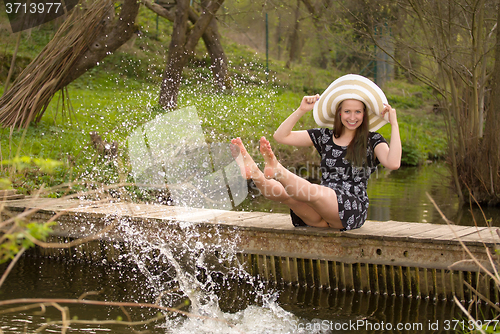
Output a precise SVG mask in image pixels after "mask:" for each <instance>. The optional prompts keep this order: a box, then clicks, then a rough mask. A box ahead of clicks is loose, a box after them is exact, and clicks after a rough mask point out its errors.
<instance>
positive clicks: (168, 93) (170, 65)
mask: <svg viewBox="0 0 500 334" xmlns="http://www.w3.org/2000/svg"><path fill="white" fill-rule="evenodd" d="M188 10H189V0H178V1H177V8H176V10H175V19H174V31H173V33H172V39H171V40H170V46H169V49H168V60H167V68H166V69H165V72H164V73H163V80H162V83H161V89H160V98H159V101H158V103H159V104H160V105H161V106H163V107H164V108H168V109H174V108H176V107H177V94H178V92H179V87H180V84H181V76H182V69H183V68H184V64H185V63H186V62H187V57H186V54H185V44H186V34H187V22H188Z"/></svg>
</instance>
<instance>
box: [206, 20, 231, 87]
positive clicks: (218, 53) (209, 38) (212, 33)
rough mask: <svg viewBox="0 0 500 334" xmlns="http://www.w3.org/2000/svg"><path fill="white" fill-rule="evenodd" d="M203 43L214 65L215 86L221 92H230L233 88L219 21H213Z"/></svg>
mask: <svg viewBox="0 0 500 334" xmlns="http://www.w3.org/2000/svg"><path fill="white" fill-rule="evenodd" d="M203 42H205V46H206V47H207V51H208V53H209V54H210V59H211V60H212V65H211V66H210V68H211V70H212V74H213V76H214V81H215V85H216V86H217V87H218V89H220V90H223V91H224V90H230V89H232V87H233V84H232V82H231V78H230V77H229V72H228V69H227V57H226V54H225V52H224V49H223V48H222V44H221V42H220V34H219V28H218V27H217V21H216V20H215V19H212V21H211V22H210V24H209V25H208V27H207V29H206V30H205V33H204V34H203Z"/></svg>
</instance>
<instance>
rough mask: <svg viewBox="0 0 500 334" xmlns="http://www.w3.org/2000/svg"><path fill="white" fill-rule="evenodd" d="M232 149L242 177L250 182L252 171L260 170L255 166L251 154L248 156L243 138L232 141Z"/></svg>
mask: <svg viewBox="0 0 500 334" xmlns="http://www.w3.org/2000/svg"><path fill="white" fill-rule="evenodd" d="M231 144H232V145H230V148H231V154H232V155H233V158H234V160H235V161H236V164H238V167H240V171H241V175H242V176H243V177H244V178H245V179H247V180H249V179H251V178H252V171H255V170H256V169H257V170H258V169H259V167H257V165H256V164H255V162H254V161H253V159H252V157H251V156H250V154H248V152H247V150H246V149H245V146H243V142H242V141H241V138H234V139H232V140H231Z"/></svg>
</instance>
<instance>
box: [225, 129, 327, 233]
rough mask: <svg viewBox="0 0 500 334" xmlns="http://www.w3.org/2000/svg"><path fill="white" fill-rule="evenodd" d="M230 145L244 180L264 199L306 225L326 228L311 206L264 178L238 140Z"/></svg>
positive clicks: (275, 182) (273, 181) (274, 182)
mask: <svg viewBox="0 0 500 334" xmlns="http://www.w3.org/2000/svg"><path fill="white" fill-rule="evenodd" d="M231 143H232V144H233V145H235V146H236V147H237V148H238V150H235V149H234V148H231V151H232V154H233V157H234V158H235V161H236V163H237V164H238V166H239V167H240V170H241V172H242V175H243V177H245V178H246V179H250V178H251V179H252V180H253V182H254V183H255V185H256V186H257V188H258V189H259V191H260V192H261V193H262V195H263V196H264V197H265V198H267V199H270V200H272V201H276V202H279V203H283V204H285V205H287V206H288V207H289V208H290V209H292V210H293V212H295V214H296V215H297V216H299V217H300V218H302V220H303V221H304V222H305V223H306V224H307V225H310V226H316V227H328V224H327V223H326V221H325V220H324V219H323V218H322V217H321V216H320V215H319V214H318V213H317V212H316V211H315V210H314V209H313V208H312V207H311V206H309V205H308V204H307V203H303V202H299V201H297V200H295V199H293V198H292V197H290V196H289V195H288V194H287V192H286V191H285V188H284V187H283V185H282V184H281V183H280V182H278V181H276V180H273V179H268V178H266V177H265V176H264V173H262V171H261V170H260V169H259V168H258V166H257V164H256V163H255V162H254V160H253V159H252V157H251V156H250V155H249V154H248V152H247V150H246V149H245V147H244V146H243V143H242V142H241V139H240V138H235V139H233V140H231Z"/></svg>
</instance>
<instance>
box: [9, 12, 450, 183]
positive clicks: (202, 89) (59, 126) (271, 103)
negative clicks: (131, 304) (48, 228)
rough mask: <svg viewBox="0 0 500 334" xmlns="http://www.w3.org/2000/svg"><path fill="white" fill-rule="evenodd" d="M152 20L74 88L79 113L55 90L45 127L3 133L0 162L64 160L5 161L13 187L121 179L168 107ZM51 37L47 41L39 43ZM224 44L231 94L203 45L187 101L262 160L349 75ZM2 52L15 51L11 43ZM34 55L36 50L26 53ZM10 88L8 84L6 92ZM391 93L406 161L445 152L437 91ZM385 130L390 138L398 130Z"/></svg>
mask: <svg viewBox="0 0 500 334" xmlns="http://www.w3.org/2000/svg"><path fill="white" fill-rule="evenodd" d="M148 22H149V21H148ZM149 24H150V26H142V30H143V37H141V38H137V39H136V40H135V41H134V42H133V44H132V43H130V44H128V45H126V46H124V47H123V48H122V49H121V50H120V51H118V52H116V53H115V54H113V55H111V56H109V57H107V58H106V59H105V60H104V61H103V62H101V64H99V66H98V67H96V68H94V69H92V70H90V71H89V72H88V73H86V74H85V75H83V76H82V77H81V78H79V79H78V80H76V81H75V82H73V83H72V84H71V85H70V86H69V87H68V91H69V96H70V99H71V105H72V109H71V110H64V112H63V111H62V110H61V105H60V101H58V100H59V96H58V94H57V95H56V96H55V97H54V98H53V100H52V102H51V104H50V106H49V108H48V109H47V111H46V112H45V114H44V116H43V118H42V120H41V122H40V123H39V124H33V125H31V126H30V127H29V128H28V129H27V130H26V131H25V132H24V131H17V130H16V131H13V132H12V133H11V132H10V129H0V145H1V147H0V150H1V159H2V160H7V159H11V158H13V157H15V156H17V155H19V156H29V157H40V158H45V159H54V160H58V161H60V162H62V163H63V164H62V166H60V167H58V168H57V169H56V172H55V173H54V174H52V175H45V174H43V173H41V172H39V171H38V170H37V169H36V167H33V169H32V170H29V169H28V170H25V171H24V172H23V173H16V172H13V171H12V170H11V169H8V168H6V167H3V170H2V174H3V175H4V176H6V175H7V174H9V173H14V175H10V176H11V177H12V176H14V177H13V179H14V187H16V188H18V189H20V190H21V191H22V192H24V193H31V192H32V191H33V190H34V189H37V188H38V187H40V186H41V185H42V184H45V185H49V186H51V185H57V184H60V183H62V182H68V181H72V180H75V179H78V180H79V181H82V180H83V181H87V182H89V183H91V182H105V183H113V182H117V181H118V180H119V175H118V171H119V170H120V171H121V172H122V173H123V174H125V176H128V172H129V169H128V167H127V165H126V161H127V152H126V140H127V136H128V134H129V133H130V132H131V131H133V130H134V129H135V128H136V127H138V126H140V125H142V124H144V123H146V122H148V121H150V120H152V119H154V118H155V117H156V116H157V115H159V114H161V113H163V112H164V111H163V110H162V109H161V108H159V107H158V104H157V99H158V93H159V86H160V80H161V75H162V71H163V66H164V62H165V56H166V54H165V49H164V48H163V49H162V47H161V45H164V44H165V41H164V40H162V37H160V38H159V39H160V40H156V37H155V36H154V35H155V33H154V32H155V31H154V29H153V28H152V27H151V22H149ZM163 28H164V29H167V27H163ZM35 37H36V36H35ZM35 37H33V39H34V40H35V39H36V38H35ZM44 41H45V40H44V39H43V38H41V40H40V41H39V44H38V46H37V47H38V49H39V48H41V47H42V45H43V42H44ZM224 43H225V50H226V52H227V56H228V58H229V62H230V70H231V74H232V78H233V82H234V89H233V90H232V91H231V92H229V93H218V92H216V91H215V90H214V87H213V86H212V83H211V73H210V71H209V69H208V68H207V67H205V66H199V65H203V64H207V63H208V62H209V59H208V58H207V56H206V55H205V54H204V53H203V50H204V49H203V47H200V48H199V50H198V53H197V55H196V58H195V59H194V61H193V62H192V65H191V66H190V67H188V68H186V70H185V72H184V80H183V86H182V87H181V91H180V95H179V107H186V106H190V105H194V106H196V108H197V110H198V115H199V117H200V121H201V123H202V128H203V130H204V133H205V137H206V140H207V142H229V140H230V139H231V138H233V137H241V138H242V139H243V141H244V142H245V144H246V145H247V146H248V149H249V151H250V153H251V154H252V155H254V156H255V157H257V160H258V157H259V156H260V154H258V152H257V142H258V139H259V138H260V137H261V136H266V137H268V138H270V139H271V141H272V138H271V137H272V134H273V133H274V131H275V130H276V128H277V127H278V126H279V125H280V124H281V122H282V121H283V120H284V119H285V118H286V117H288V115H290V113H291V112H293V111H294V110H295V109H296V108H297V107H298V105H299V104H300V101H301V99H302V96H303V95H306V94H314V93H321V92H322V91H323V90H324V89H325V88H326V87H327V86H328V85H329V83H330V82H331V81H333V80H334V79H335V78H336V77H337V76H339V75H341V74H343V73H336V72H333V71H327V70H321V69H317V68H313V67H311V66H307V65H293V66H292V68H291V69H287V68H285V66H284V63H283V62H278V61H274V60H271V61H270V63H269V70H270V72H269V73H268V74H266V72H265V69H266V62H265V58H264V57H263V56H262V55H259V54H256V53H255V52H253V51H252V50H250V49H248V48H246V47H240V46H238V45H236V44H234V43H231V42H230V41H224ZM35 44H36V43H35ZM4 50H7V51H6V52H7V53H8V50H9V48H8V47H6V48H5V49H4ZM35 54H36V53H34V52H31V51H30V52H25V53H21V56H26V57H33V56H34V55H35ZM2 90H3V83H2V85H1V87H0V94H1V93H2ZM385 90H386V93H387V96H388V99H389V102H390V103H391V104H392V105H393V106H394V107H395V108H397V110H398V120H399V123H400V131H401V136H402V141H403V149H404V152H405V156H404V158H403V159H404V162H405V163H408V164H420V163H422V162H423V161H424V160H426V159H428V158H442V157H444V156H445V152H446V139H445V137H446V136H445V130H444V129H445V127H444V122H443V121H442V117H441V116H436V115H434V114H433V113H432V101H433V96H432V94H431V92H430V90H429V89H427V88H425V87H422V86H419V85H410V84H408V83H405V82H400V81H394V82H391V83H390V84H389V85H388V86H387V87H386V88H385ZM315 126H316V125H315V123H314V120H313V117H312V115H307V116H306V117H304V118H303V119H301V120H300V121H299V123H298V125H297V128H302V129H307V128H311V127H315ZM91 131H96V132H98V133H99V134H100V135H101V136H102V137H103V139H105V140H106V141H108V142H112V141H117V142H118V143H119V147H120V157H121V158H122V160H123V161H124V163H125V165H120V166H119V165H117V163H116V162H112V161H107V160H106V159H103V158H102V157H100V156H98V154H97V152H96V150H95V149H94V148H93V147H92V146H91V142H90V136H89V133H90V132H91ZM380 132H381V133H382V134H383V135H384V136H385V137H387V138H388V139H389V137H390V126H385V127H383V128H382V129H381V130H380ZM274 144H275V143H274ZM274 147H275V149H276V150H277V155H278V157H279V158H280V159H281V160H282V161H283V163H284V164H285V165H297V166H298V165H300V164H302V163H304V158H303V155H304V154H306V155H308V159H309V157H311V158H317V157H316V155H317V154H316V153H315V152H314V150H312V149H311V150H309V149H307V150H303V149H302V150H297V149H296V148H292V147H287V146H284V145H276V144H275V145H274ZM299 155H300V157H298V156H299Z"/></svg>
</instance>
